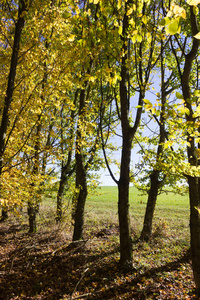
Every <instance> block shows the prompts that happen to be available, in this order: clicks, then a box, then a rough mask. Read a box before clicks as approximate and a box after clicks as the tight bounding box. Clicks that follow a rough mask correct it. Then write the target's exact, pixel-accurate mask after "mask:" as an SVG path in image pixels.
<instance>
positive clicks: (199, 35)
mask: <svg viewBox="0 0 200 300" xmlns="http://www.w3.org/2000/svg"><path fill="white" fill-rule="evenodd" d="M194 38H195V39H197V40H200V32H198V33H197V34H195V35H194Z"/></svg>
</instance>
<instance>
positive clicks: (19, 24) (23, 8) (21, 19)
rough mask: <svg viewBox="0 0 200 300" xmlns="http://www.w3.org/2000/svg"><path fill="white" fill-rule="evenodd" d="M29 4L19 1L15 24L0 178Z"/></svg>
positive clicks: (0, 140) (1, 139) (1, 131)
mask: <svg viewBox="0 0 200 300" xmlns="http://www.w3.org/2000/svg"><path fill="white" fill-rule="evenodd" d="M28 6H29V4H28V2H27V1H24V0H19V3H18V16H17V20H16V22H15V28H14V32H15V33H14V42H13V46H12V57H11V61H10V70H9V75H8V82H7V87H6V92H5V99H4V104H3V113H2V119H1V124H0V176H1V175H2V169H3V158H4V153H5V140H6V134H7V129H8V123H9V110H10V107H11V103H12V97H13V91H14V85H15V77H16V69H17V64H18V55H19V48H20V40H21V33H22V29H23V28H24V24H25V15H26V12H27V9H28ZM5 218H7V209H6V207H4V208H3V211H2V219H3V220H4V219H5Z"/></svg>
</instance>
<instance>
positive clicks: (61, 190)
mask: <svg viewBox="0 0 200 300" xmlns="http://www.w3.org/2000/svg"><path fill="white" fill-rule="evenodd" d="M66 180H67V179H66V176H65V175H64V174H63V168H62V170H61V176H60V182H59V189H58V194H57V210H56V223H59V222H61V220H62V215H63V194H64V189H65V184H66Z"/></svg>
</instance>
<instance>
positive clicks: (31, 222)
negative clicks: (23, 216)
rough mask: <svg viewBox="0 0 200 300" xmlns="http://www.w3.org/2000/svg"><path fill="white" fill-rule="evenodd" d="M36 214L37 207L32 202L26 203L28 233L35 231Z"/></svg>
mask: <svg viewBox="0 0 200 300" xmlns="http://www.w3.org/2000/svg"><path fill="white" fill-rule="evenodd" d="M36 214H37V208H36V207H35V205H34V204H33V203H32V202H29V203H28V217H29V218H28V220H29V231H28V232H29V233H36V231H37V224H36Z"/></svg>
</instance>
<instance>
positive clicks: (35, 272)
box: [0, 228, 192, 300]
mask: <svg viewBox="0 0 200 300" xmlns="http://www.w3.org/2000/svg"><path fill="white" fill-rule="evenodd" d="M7 229H8V228H7ZM2 230H3V229H2ZM8 233H10V235H8ZM106 233H107V232H106V231H105V232H103V234H104V236H103V237H100V238H96V237H95V238H94V239H90V240H88V241H81V242H77V243H70V241H69V240H64V239H63V238H62V235H61V232H60V231H59V230H58V229H54V230H53V229H52V230H51V231H50V232H43V233H40V234H35V235H32V236H30V235H27V234H22V233H21V235H20V232H19V231H16V235H15V236H13V234H11V232H10V231H9V230H8V231H7V233H6V234H7V237H6V241H7V244H5V243H3V247H2V250H3V251H2V253H4V255H2V256H1V258H0V299H2V300H11V299H13V300H14V299H42V300H43V299H46V300H54V299H55V300H59V299H89V300H93V299H95V300H97V299H99V300H100V299H101V300H105V299H110V300H111V299H113V300H114V299H182V300H183V299H186V298H184V296H183V293H182V292H181V289H179V290H178V289H175V288H174V287H173V284H174V278H173V277H170V278H169V277H166V278H163V280H162V281H160V279H159V278H160V277H159V276H157V275H158V274H159V273H162V274H163V273H165V272H172V271H173V270H178V269H179V268H180V266H181V265H182V264H183V263H188V261H189V255H190V254H189V252H187V253H185V254H184V256H182V257H181V258H179V259H177V260H175V261H173V262H169V263H167V264H165V265H163V266H160V267H154V268H150V269H148V270H143V271H142V269H140V270H137V269H134V268H133V269H127V270H124V269H121V268H120V266H119V261H118V244H117V243H116V242H113V241H111V240H109V239H110V238H111V237H112V235H111V236H107V235H106ZM97 236H99V234H97ZM100 245H101V248H100ZM184 279H185V278H183V280H184ZM188 280H190V278H189V279H188ZM186 284H187V283H186ZM190 284H191V281H190ZM166 289H168V293H166V292H165V291H166ZM177 290H178V292H177ZM179 292H180V295H179V294H177V293H179ZM175 293H176V294H175ZM181 293H182V294H181ZM172 294H173V295H175V296H174V298H170V297H171V296H169V295H172ZM187 295H188V293H187ZM148 297H149V298H148ZM176 297H177V298H176ZM190 299H192V298H190Z"/></svg>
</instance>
